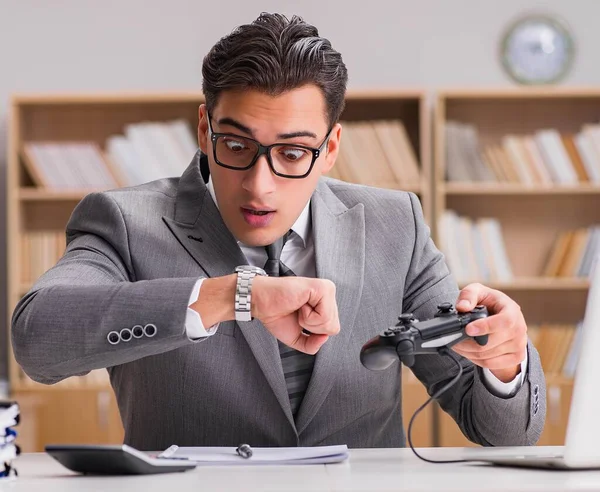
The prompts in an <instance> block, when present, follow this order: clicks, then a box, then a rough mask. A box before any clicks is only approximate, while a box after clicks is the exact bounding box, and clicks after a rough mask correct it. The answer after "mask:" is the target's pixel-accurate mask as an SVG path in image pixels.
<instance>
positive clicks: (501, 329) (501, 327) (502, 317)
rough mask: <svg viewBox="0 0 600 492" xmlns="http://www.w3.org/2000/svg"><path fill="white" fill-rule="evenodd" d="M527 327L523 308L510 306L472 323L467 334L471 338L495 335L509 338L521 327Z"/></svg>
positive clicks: (467, 327) (516, 305)
mask: <svg viewBox="0 0 600 492" xmlns="http://www.w3.org/2000/svg"><path fill="white" fill-rule="evenodd" d="M521 324H522V325H525V321H524V319H523V314H522V313H521V308H520V307H519V305H518V304H516V303H512V304H508V305H507V306H506V307H504V308H502V309H501V310H500V311H499V312H498V313H497V314H493V315H491V316H488V317H487V318H481V319H478V320H475V321H472V322H471V323H469V324H468V325H467V326H466V329H465V332H466V333H467V335H469V336H472V337H474V336H477V335H490V334H493V333H505V334H506V336H507V337H510V336H512V335H513V331H514V330H515V328H516V327H518V326H519V325H521Z"/></svg>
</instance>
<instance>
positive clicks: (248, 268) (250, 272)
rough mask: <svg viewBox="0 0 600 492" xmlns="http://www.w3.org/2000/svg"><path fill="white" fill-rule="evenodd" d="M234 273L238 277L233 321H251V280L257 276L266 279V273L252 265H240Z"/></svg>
mask: <svg viewBox="0 0 600 492" xmlns="http://www.w3.org/2000/svg"><path fill="white" fill-rule="evenodd" d="M235 271H236V272H237V275H238V276H237V284H236V286H235V320H236V321H252V314H251V310H252V280H253V279H254V277H256V276H257V275H261V276H263V277H266V276H267V273H266V272H265V271H264V270H263V269H262V268H259V267H255V266H252V265H240V266H238V267H236V268H235Z"/></svg>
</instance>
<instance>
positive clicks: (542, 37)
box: [500, 14, 575, 84]
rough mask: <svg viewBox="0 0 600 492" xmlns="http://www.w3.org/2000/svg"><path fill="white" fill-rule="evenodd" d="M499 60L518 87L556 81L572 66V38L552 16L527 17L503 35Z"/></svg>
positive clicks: (563, 25)
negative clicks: (518, 84) (519, 85)
mask: <svg viewBox="0 0 600 492" xmlns="http://www.w3.org/2000/svg"><path fill="white" fill-rule="evenodd" d="M500 58H501V60H502V65H503V67H504V69H505V71H506V73H507V74H508V75H509V76H510V77H511V78H512V79H513V80H515V81H516V82H518V83H520V84H551V83H554V82H558V81H559V80H561V79H563V78H564V77H565V76H566V75H567V73H568V72H569V70H570V69H571V67H572V65H573V60H574V58H575V46H574V43H573V37H572V35H571V33H570V32H569V30H568V28H567V27H566V25H565V24H564V23H563V22H561V21H560V20H558V19H557V18H555V17H552V16H548V15H536V14H533V15H527V16H524V17H521V18H520V19H518V20H517V21H516V22H514V23H512V24H511V25H510V26H509V27H508V29H506V31H505V32H504V34H503V36H502V42H501V46H500Z"/></svg>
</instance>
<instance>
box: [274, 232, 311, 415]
mask: <svg viewBox="0 0 600 492" xmlns="http://www.w3.org/2000/svg"><path fill="white" fill-rule="evenodd" d="M290 234H291V232H288V233H287V234H286V235H285V236H283V237H282V238H280V239H278V240H277V241H275V242H274V243H273V244H269V245H268V246H265V249H266V251H267V258H268V259H267V262H266V263H265V267H264V270H265V272H267V275H269V276H270V277H291V276H295V274H294V272H293V271H292V270H290V269H289V268H288V267H287V266H286V265H285V264H284V263H283V262H282V261H281V259H280V258H281V251H282V250H283V246H284V245H285V242H286V240H287V239H288V237H289V235H290ZM277 343H278V344H279V355H280V357H281V366H282V368H283V375H284V377H285V384H286V386H287V392H288V396H289V398H290V404H291V406H292V413H293V414H294V416H295V415H296V413H297V412H298V408H300V403H302V399H303V398H304V393H306V388H307V387H308V382H309V381H310V377H311V375H312V370H313V365H314V362H315V357H314V356H313V355H309V354H305V353H303V352H299V351H298V350H295V349H293V348H291V347H288V346H287V345H284V344H283V343H281V342H280V341H279V340H278V341H277Z"/></svg>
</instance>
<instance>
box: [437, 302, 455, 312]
mask: <svg viewBox="0 0 600 492" xmlns="http://www.w3.org/2000/svg"><path fill="white" fill-rule="evenodd" d="M452 308H453V306H452V303H451V302H443V303H442V304H439V305H438V309H439V310H440V311H441V312H442V313H449V312H451V311H452Z"/></svg>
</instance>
